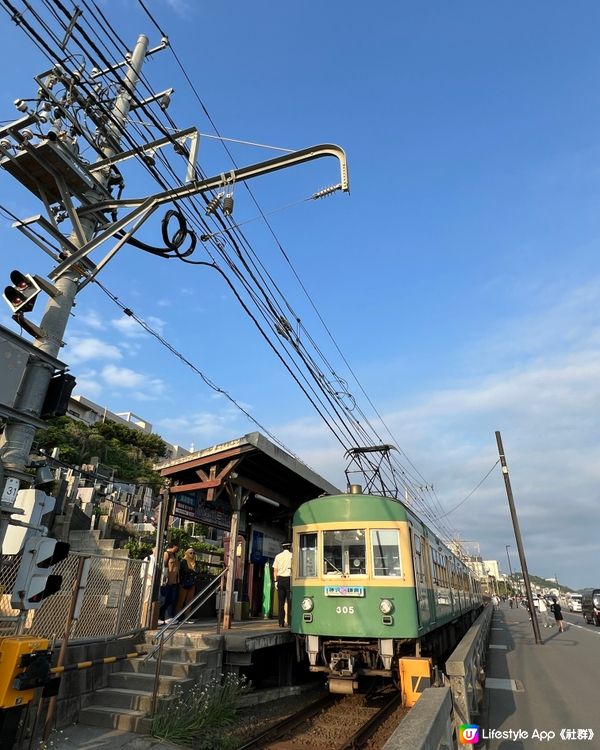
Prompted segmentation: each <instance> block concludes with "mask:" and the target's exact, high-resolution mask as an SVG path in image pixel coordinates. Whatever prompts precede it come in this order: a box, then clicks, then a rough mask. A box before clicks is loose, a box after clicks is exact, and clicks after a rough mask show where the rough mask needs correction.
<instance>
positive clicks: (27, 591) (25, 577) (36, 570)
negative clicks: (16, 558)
mask: <svg viewBox="0 0 600 750" xmlns="http://www.w3.org/2000/svg"><path fill="white" fill-rule="evenodd" d="M69 549H70V545H69V544H68V543H67V542H59V541H58V540H57V539H52V538H51V537H47V536H34V537H29V539H26V540H25V545H24V547H23V557H22V558H21V565H20V566H19V570H18V572H17V579H16V581H15V585H14V588H13V592H12V595H11V598H10V603H11V606H12V607H14V609H20V610H27V609H38V608H39V607H40V606H41V604H42V601H43V600H44V599H46V598H47V597H48V596H51V595H52V594H56V592H57V591H59V590H60V586H61V583H62V576H60V575H55V574H53V573H52V569H53V568H54V566H55V565H56V563H59V562H60V561H61V560H64V559H65V557H66V556H67V555H68V554H69Z"/></svg>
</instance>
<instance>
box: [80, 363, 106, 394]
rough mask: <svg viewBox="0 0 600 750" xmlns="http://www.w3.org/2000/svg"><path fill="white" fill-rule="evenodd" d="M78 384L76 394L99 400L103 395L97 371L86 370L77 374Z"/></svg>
mask: <svg viewBox="0 0 600 750" xmlns="http://www.w3.org/2000/svg"><path fill="white" fill-rule="evenodd" d="M76 378H77V384H76V386H75V391H74V393H76V394H80V395H81V396H85V397H86V398H92V399H93V398H98V396H100V394H101V393H102V390H103V388H102V384H101V382H100V377H99V375H98V373H97V372H96V371H95V370H84V371H82V372H78V373H77V374H76Z"/></svg>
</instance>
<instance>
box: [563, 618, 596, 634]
mask: <svg viewBox="0 0 600 750" xmlns="http://www.w3.org/2000/svg"><path fill="white" fill-rule="evenodd" d="M565 622H568V623H569V627H570V628H579V629H580V630H585V631H586V632H588V633H593V634H594V635H600V630H590V629H589V628H586V627H585V625H576V624H575V623H574V622H571V621H570V620H565Z"/></svg>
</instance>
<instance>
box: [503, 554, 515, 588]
mask: <svg viewBox="0 0 600 750" xmlns="http://www.w3.org/2000/svg"><path fill="white" fill-rule="evenodd" d="M505 546H506V559H507V560H508V571H509V573H510V578H509V580H510V585H511V588H513V589H514V581H513V572H512V565H511V564H510V555H509V554H508V548H509V547H510V546H512V545H510V544H507V545H505Z"/></svg>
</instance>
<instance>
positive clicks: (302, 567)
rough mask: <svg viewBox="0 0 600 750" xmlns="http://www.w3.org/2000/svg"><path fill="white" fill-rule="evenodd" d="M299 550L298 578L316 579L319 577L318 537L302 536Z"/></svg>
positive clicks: (311, 535)
mask: <svg viewBox="0 0 600 750" xmlns="http://www.w3.org/2000/svg"><path fill="white" fill-rule="evenodd" d="M298 549H299V551H300V555H299V558H300V559H299V560H298V577H299V578H314V577H315V576H316V575H317V535H316V534H300V537H299V540H298Z"/></svg>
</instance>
